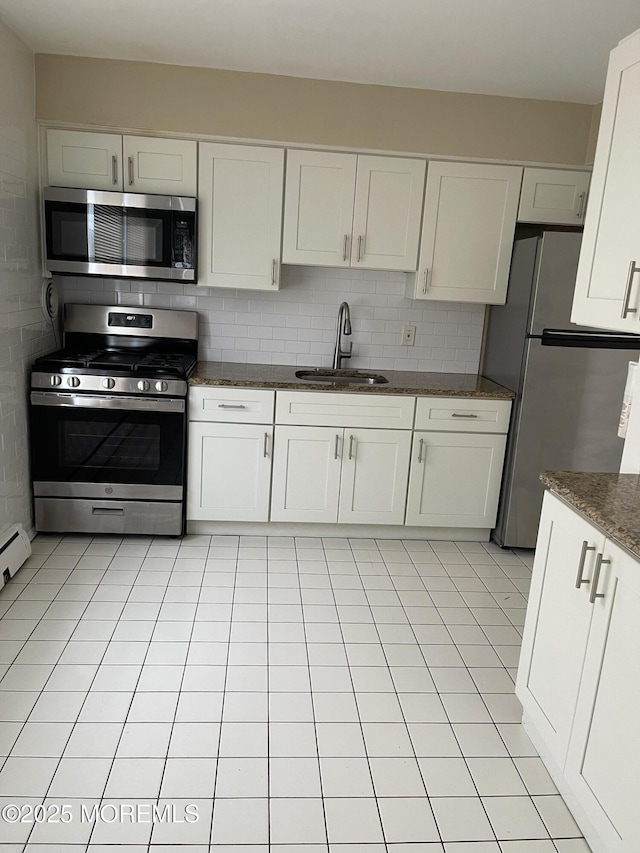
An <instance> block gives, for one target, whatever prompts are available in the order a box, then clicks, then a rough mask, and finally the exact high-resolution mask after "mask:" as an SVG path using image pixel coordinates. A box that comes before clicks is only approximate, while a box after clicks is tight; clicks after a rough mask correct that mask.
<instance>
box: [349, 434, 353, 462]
mask: <svg viewBox="0 0 640 853" xmlns="http://www.w3.org/2000/svg"><path fill="white" fill-rule="evenodd" d="M349 459H353V436H352V435H350V436H349Z"/></svg>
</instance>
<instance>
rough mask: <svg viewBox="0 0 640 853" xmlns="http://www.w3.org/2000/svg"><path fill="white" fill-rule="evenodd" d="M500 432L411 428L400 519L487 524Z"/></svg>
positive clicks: (493, 505)
mask: <svg viewBox="0 0 640 853" xmlns="http://www.w3.org/2000/svg"><path fill="white" fill-rule="evenodd" d="M506 438H507V437H506V435H474V434H461V433H447V432H416V433H414V436H413V451H412V456H411V473H410V476H409V495H408V499H407V519H406V523H407V524H415V525H420V526H431V527H484V528H489V527H493V525H494V523H495V519H496V512H497V509H498V495H499V492H500V478H501V476H502V465H503V462H504V450H505V444H506Z"/></svg>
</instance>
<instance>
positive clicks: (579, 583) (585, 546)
mask: <svg viewBox="0 0 640 853" xmlns="http://www.w3.org/2000/svg"><path fill="white" fill-rule="evenodd" d="M595 550H596V549H595V546H594V545H589V543H588V542H587V540H586V539H585V540H584V542H583V543H582V551H581V552H580V562H579V563H578V575H577V577H576V589H580V587H581V586H582V584H583V583H591V581H590V580H586V579H585V578H583V577H582V573H583V572H584V561H585V560H586V559H587V552H588V551H595Z"/></svg>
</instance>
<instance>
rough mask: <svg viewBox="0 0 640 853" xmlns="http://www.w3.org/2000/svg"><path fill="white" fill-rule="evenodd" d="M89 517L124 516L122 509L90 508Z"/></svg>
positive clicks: (117, 507)
mask: <svg viewBox="0 0 640 853" xmlns="http://www.w3.org/2000/svg"><path fill="white" fill-rule="evenodd" d="M91 515H124V507H122V506H114V507H107V506H92V507H91Z"/></svg>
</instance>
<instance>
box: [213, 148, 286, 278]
mask: <svg viewBox="0 0 640 853" xmlns="http://www.w3.org/2000/svg"><path fill="white" fill-rule="evenodd" d="M283 179H284V149H282V148H262V147H256V146H249V145H225V144H218V143H211V142H202V143H200V180H199V190H198V204H199V221H200V228H199V234H200V241H199V246H200V248H199V270H198V284H202V285H205V286H207V287H233V288H238V289H240V288H246V289H250V290H277V289H278V287H279V283H280V239H281V230H282V225H281V223H282V194H283Z"/></svg>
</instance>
